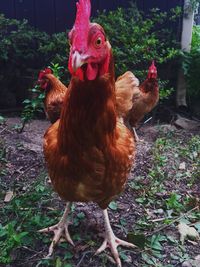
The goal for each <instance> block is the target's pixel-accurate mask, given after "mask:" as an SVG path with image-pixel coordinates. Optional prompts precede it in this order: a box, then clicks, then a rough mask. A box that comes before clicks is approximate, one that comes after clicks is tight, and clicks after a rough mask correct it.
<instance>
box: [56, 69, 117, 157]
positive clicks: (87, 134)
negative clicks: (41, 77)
mask: <svg viewBox="0 0 200 267" xmlns="http://www.w3.org/2000/svg"><path fill="white" fill-rule="evenodd" d="M114 86H115V83H114V77H113V76H111V75H110V74H106V75H103V76H102V77H99V78H97V79H96V80H94V81H80V80H79V79H77V78H72V80H71V83H70V86H69V89H68V92H67V95H66V98H65V101H64V108H63V111H62V114H61V119H60V126H59V133H58V140H59V146H60V150H61V151H63V153H64V152H66V151H67V150H68V148H69V147H73V146H74V147H75V146H78V147H79V149H80V147H86V148H88V147H90V146H105V143H106V142H107V139H108V138H109V136H110V137H112V136H113V135H114V134H115V128H116V108H115V87H114ZM74 149H75V148H74Z"/></svg>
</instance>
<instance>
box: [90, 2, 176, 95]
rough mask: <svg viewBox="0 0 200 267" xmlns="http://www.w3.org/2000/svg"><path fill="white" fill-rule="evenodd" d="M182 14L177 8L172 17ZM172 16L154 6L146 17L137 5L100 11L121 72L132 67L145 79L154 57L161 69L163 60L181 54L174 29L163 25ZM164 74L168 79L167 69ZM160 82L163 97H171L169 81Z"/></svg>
mask: <svg viewBox="0 0 200 267" xmlns="http://www.w3.org/2000/svg"><path fill="white" fill-rule="evenodd" d="M179 15H180V8H176V9H173V10H172V11H171V17H170V20H172V21H174V20H175V19H176V18H177V17H178V16H179ZM168 17H169V14H167V13H165V12H163V13H162V12H160V11H159V10H158V9H153V10H152V11H151V14H150V15H149V17H144V15H143V14H142V13H141V12H139V10H138V9H137V8H136V6H134V5H133V6H132V7H130V8H128V9H123V8H118V9H117V10H115V11H111V12H109V13H106V12H103V13H101V14H99V15H98V17H97V18H96V19H95V21H96V22H98V23H99V24H101V25H103V27H104V29H105V32H106V33H107V35H108V37H109V40H110V42H111V44H112V47H113V52H114V56H115V63H116V65H115V66H116V75H117V76H118V75H121V74H122V73H124V72H125V71H127V70H131V71H133V72H134V73H135V75H136V76H137V77H138V78H139V79H141V80H144V78H145V77H146V74H147V70H148V67H149V65H150V63H151V61H152V60H153V59H154V60H156V63H157V65H158V70H159V69H160V64H163V63H166V62H169V61H170V60H172V59H174V58H175V57H176V56H177V55H178V54H179V49H178V46H177V44H176V42H175V39H174V37H173V33H172V31H170V30H169V29H167V28H166V27H165V28H163V25H166V22H167V20H168V19H169V18H168ZM160 75H161V73H160V72H159V76H160ZM163 77H164V79H166V73H164V75H163ZM160 85H161V99H162V98H165V97H168V95H169V93H170V91H169V90H171V89H169V88H167V82H166V81H161V83H160ZM162 85H164V86H162ZM166 92H168V93H166Z"/></svg>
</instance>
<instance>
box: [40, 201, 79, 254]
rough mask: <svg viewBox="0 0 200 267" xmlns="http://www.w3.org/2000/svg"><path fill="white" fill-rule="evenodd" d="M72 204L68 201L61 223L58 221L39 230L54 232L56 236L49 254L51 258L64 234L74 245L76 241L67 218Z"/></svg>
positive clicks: (41, 231)
mask: <svg viewBox="0 0 200 267" xmlns="http://www.w3.org/2000/svg"><path fill="white" fill-rule="evenodd" d="M71 205H72V203H71V202H68V203H67V204H66V208H65V211H64V214H63V216H62V218H61V220H60V221H59V223H57V224H56V225H54V226H51V227H47V228H45V229H42V230H39V233H49V232H54V238H53V241H52V242H51V245H50V247H49V253H48V255H47V258H49V257H50V256H51V255H52V254H53V250H54V247H55V245H56V244H57V243H58V242H59V240H60V238H61V237H63V236H64V237H65V239H66V240H67V241H68V242H69V243H70V244H71V245H72V246H74V242H73V241H72V239H71V237H70V234H69V231H68V226H69V222H68V220H67V217H68V215H69V213H70V211H71Z"/></svg>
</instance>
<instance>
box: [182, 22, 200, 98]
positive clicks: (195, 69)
mask: <svg viewBox="0 0 200 267" xmlns="http://www.w3.org/2000/svg"><path fill="white" fill-rule="evenodd" d="M199 44H200V26H194V27H193V36H192V47H191V52H189V53H187V52H185V53H183V70H184V73H185V75H186V82H187V88H188V94H189V95H190V96H191V97H194V98H195V97H200V46H199Z"/></svg>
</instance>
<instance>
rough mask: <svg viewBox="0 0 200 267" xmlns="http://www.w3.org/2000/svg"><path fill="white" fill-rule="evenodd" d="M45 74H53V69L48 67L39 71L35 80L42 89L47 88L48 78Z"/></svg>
mask: <svg viewBox="0 0 200 267" xmlns="http://www.w3.org/2000/svg"><path fill="white" fill-rule="evenodd" d="M46 74H53V71H52V70H51V69H50V68H46V69H44V70H41V71H40V73H39V76H38V81H37V82H38V84H39V85H40V87H41V88H42V89H43V90H46V89H47V86H48V83H49V80H48V78H47V77H46Z"/></svg>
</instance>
